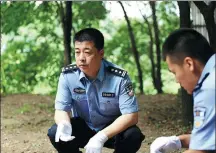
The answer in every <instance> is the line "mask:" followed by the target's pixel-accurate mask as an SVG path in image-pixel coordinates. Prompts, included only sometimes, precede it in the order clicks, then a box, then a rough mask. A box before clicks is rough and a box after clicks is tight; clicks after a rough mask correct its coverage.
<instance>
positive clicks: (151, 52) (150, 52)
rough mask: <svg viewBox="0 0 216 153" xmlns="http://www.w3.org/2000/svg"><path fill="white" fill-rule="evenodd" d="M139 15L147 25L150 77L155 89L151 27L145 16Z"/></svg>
mask: <svg viewBox="0 0 216 153" xmlns="http://www.w3.org/2000/svg"><path fill="white" fill-rule="evenodd" d="M140 13H141V15H142V17H143V19H144V21H145V22H146V24H147V27H148V34H149V37H150V41H149V44H150V45H149V58H150V62H151V76H152V83H153V85H154V87H155V89H156V88H157V85H156V76H155V71H156V69H155V62H154V54H153V44H154V39H153V33H152V27H151V25H150V23H149V21H148V19H147V17H146V16H144V15H143V14H142V12H141V10H140Z"/></svg>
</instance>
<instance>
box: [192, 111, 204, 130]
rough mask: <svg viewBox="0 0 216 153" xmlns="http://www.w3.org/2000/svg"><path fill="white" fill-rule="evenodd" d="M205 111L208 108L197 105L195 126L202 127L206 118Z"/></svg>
mask: <svg viewBox="0 0 216 153" xmlns="http://www.w3.org/2000/svg"><path fill="white" fill-rule="evenodd" d="M205 111H206V109H205V108H204V107H196V108H194V127H195V128H200V127H201V126H202V125H203V123H204V119H205Z"/></svg>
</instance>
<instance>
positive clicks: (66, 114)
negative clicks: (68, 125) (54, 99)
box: [54, 110, 70, 124]
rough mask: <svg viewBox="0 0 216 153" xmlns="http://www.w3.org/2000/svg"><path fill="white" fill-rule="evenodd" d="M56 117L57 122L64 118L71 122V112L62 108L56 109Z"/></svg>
mask: <svg viewBox="0 0 216 153" xmlns="http://www.w3.org/2000/svg"><path fill="white" fill-rule="evenodd" d="M54 119H55V122H56V124H58V123H59V122H61V121H62V120H66V121H68V122H70V112H65V111H62V110H55V117H54Z"/></svg>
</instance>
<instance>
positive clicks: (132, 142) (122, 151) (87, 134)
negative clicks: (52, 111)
mask: <svg viewBox="0 0 216 153" xmlns="http://www.w3.org/2000/svg"><path fill="white" fill-rule="evenodd" d="M71 124H72V135H73V136H75V137H76V138H75V139H73V140H72V141H69V142H64V141H61V140H60V141H59V142H55V134H56V131H57V125H56V124H54V125H53V126H52V127H51V128H50V129H49V130H48V134H47V135H48V137H49V139H50V141H51V143H52V145H53V146H54V147H55V148H56V150H57V151H58V152H59V153H81V151H79V148H84V147H85V145H86V144H87V143H88V141H89V139H90V138H92V137H93V136H94V135H95V134H96V132H95V131H94V130H92V129H90V128H89V127H88V125H87V124H86V123H85V121H84V120H82V119H81V118H73V119H72V120H71ZM144 138H145V136H144V135H143V134H142V132H141V131H140V129H139V128H138V127H137V126H136V125H135V126H132V127H129V128H128V129H126V130H125V131H123V132H121V133H119V134H117V135H116V136H114V137H112V138H110V139H108V140H107V142H106V143H105V144H104V147H107V148H111V149H115V151H114V153H136V152H137V151H138V150H139V148H140V146H141V143H142V141H143V140H144Z"/></svg>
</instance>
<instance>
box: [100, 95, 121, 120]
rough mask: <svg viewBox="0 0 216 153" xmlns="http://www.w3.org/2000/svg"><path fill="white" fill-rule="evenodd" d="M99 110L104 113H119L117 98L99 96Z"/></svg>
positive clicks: (114, 114)
mask: <svg viewBox="0 0 216 153" xmlns="http://www.w3.org/2000/svg"><path fill="white" fill-rule="evenodd" d="M99 107H100V111H101V113H102V114H104V115H113V116H116V115H119V114H120V109H119V103H118V99H117V98H101V100H100V106H99Z"/></svg>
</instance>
